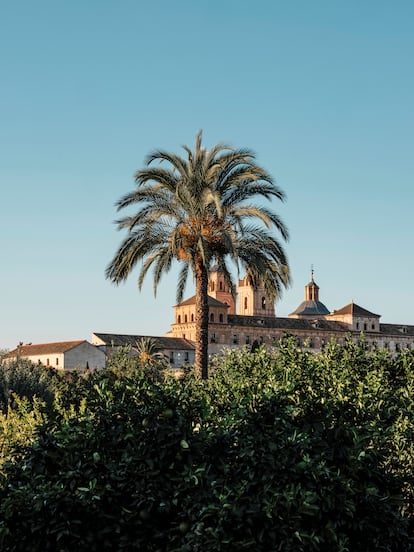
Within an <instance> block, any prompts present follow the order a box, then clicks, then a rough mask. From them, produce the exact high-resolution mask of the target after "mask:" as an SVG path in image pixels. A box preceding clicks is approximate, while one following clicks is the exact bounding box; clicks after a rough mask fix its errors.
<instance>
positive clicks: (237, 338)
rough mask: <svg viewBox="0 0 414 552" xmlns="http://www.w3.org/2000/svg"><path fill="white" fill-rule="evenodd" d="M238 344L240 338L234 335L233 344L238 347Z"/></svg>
mask: <svg viewBox="0 0 414 552" xmlns="http://www.w3.org/2000/svg"><path fill="white" fill-rule="evenodd" d="M238 342H239V336H238V335H233V343H234V344H235V345H237V343H238Z"/></svg>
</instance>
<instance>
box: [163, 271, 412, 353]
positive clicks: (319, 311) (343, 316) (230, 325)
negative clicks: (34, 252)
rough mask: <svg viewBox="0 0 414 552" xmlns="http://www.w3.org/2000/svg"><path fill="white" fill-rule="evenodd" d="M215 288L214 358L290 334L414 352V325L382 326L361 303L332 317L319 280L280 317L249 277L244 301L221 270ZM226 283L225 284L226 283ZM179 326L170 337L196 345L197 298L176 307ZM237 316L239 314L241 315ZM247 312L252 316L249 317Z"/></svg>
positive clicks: (308, 342)
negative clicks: (234, 293)
mask: <svg viewBox="0 0 414 552" xmlns="http://www.w3.org/2000/svg"><path fill="white" fill-rule="evenodd" d="M212 278H213V281H214V284H213V285H212V284H211V280H210V285H209V293H210V294H211V293H214V296H212V295H210V296H209V354H214V353H218V352H220V351H221V350H222V349H223V347H230V348H235V347H242V346H245V345H247V346H249V347H252V346H253V345H256V344H264V345H266V346H267V347H271V346H273V345H275V344H276V343H277V341H278V340H279V339H281V338H282V337H284V336H286V335H293V336H295V338H296V341H297V344H298V346H301V347H307V348H309V349H312V350H316V351H318V350H321V349H322V348H323V347H324V345H325V344H326V343H327V342H328V341H330V340H331V339H334V340H335V341H336V342H337V343H338V344H340V345H342V344H344V342H345V340H346V339H347V338H348V337H349V336H351V337H352V339H354V340H355V341H357V340H359V339H360V338H361V334H362V333H363V334H364V338H365V340H366V342H367V344H368V345H370V346H374V345H375V346H378V347H379V348H385V349H388V350H390V351H399V350H401V349H402V348H404V347H409V348H413V347H414V326H412V325H398V324H382V323H380V315H378V314H374V313H372V312H370V311H368V310H366V309H364V308H362V307H360V306H359V305H357V304H356V303H350V304H348V305H346V306H345V307H343V308H341V309H339V310H334V311H332V312H330V311H329V310H328V309H327V308H326V306H325V305H324V304H323V303H321V301H320V300H319V286H317V284H316V283H315V281H314V279H313V272H312V277H311V280H310V282H309V283H308V284H307V285H306V286H305V300H304V301H303V302H302V303H301V304H300V305H299V307H298V308H297V309H296V310H295V311H294V312H293V313H292V314H290V315H289V317H278V316H276V314H275V310H274V307H273V305H271V304H270V302H269V301H268V298H267V297H266V294H265V293H264V290H263V289H253V287H252V286H251V285H250V284H249V281H248V280H247V279H246V278H245V279H244V280H240V281H239V287H238V301H237V303H236V302H235V301H234V299H233V302H231V301H230V300H229V297H228V294H229V289H228V286H227V285H226V283H225V282H224V280H223V276H222V274H221V273H220V272H219V271H217V270H216V271H214V272H213V273H212ZM220 282H221V284H220ZM174 311H175V312H174V322H173V324H172V325H171V329H170V331H169V332H168V334H167V335H168V336H171V337H182V338H185V339H189V340H191V341H195V322H194V319H195V296H193V297H190V298H189V299H187V300H186V301H184V302H182V303H180V304H179V305H176V306H175V307H174ZM236 311H237V312H238V314H235V313H236ZM244 313H246V314H244Z"/></svg>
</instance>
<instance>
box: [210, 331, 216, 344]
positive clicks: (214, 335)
mask: <svg viewBox="0 0 414 552" xmlns="http://www.w3.org/2000/svg"><path fill="white" fill-rule="evenodd" d="M210 342H211V343H216V334H215V333H212V334H211V336H210Z"/></svg>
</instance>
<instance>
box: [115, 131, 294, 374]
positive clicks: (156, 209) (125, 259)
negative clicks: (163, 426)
mask: <svg viewBox="0 0 414 552" xmlns="http://www.w3.org/2000/svg"><path fill="white" fill-rule="evenodd" d="M183 148H184V150H185V152H186V154H187V156H186V158H182V157H180V156H178V155H175V154H172V153H169V152H166V151H155V152H154V153H152V154H150V155H149V156H148V157H147V159H146V167H145V168H144V169H142V170H139V171H138V172H137V173H136V175H135V182H136V184H137V187H136V189H135V190H134V191H133V192H131V193H128V194H127V195H125V196H124V197H122V198H121V199H120V200H119V201H118V203H117V207H118V210H120V209H124V208H127V207H130V206H137V207H138V210H137V211H136V212H135V213H134V214H133V215H130V216H125V217H124V218H122V219H120V220H118V221H117V224H118V229H120V230H127V232H128V234H127V237H126V238H125V239H124V241H123V242H122V243H121V245H120V247H119V249H118V251H117V252H116V254H115V256H114V258H113V260H112V261H111V263H110V264H109V265H108V267H107V269H106V276H107V278H108V279H110V280H111V281H112V282H113V283H115V284H119V283H121V282H123V281H125V280H126V279H127V277H128V276H129V274H130V273H131V271H132V270H133V268H134V267H135V266H136V264H137V263H138V261H142V266H141V269H140V273H139V277H138V285H139V288H140V289H141V287H142V284H143V281H144V279H145V276H146V274H147V272H148V270H149V269H150V268H152V269H153V276H154V293H155V294H156V291H157V287H158V284H159V282H160V279H161V276H162V275H163V273H165V272H168V271H169V269H170V268H171V265H172V263H173V261H178V262H180V263H181V264H182V268H181V271H180V274H179V280H178V286H177V302H181V301H182V298H183V292H184V289H185V285H186V282H187V277H188V274H189V272H190V271H191V273H192V274H193V276H194V278H195V284H196V328H197V330H196V367H198V368H199V370H200V371H201V373H202V375H203V377H207V360H208V358H207V347H208V305H207V284H208V278H209V274H210V267H211V266H212V265H213V264H216V265H218V267H219V268H220V269H221V270H222V271H223V274H224V277H225V279H226V280H227V282H228V284H229V287H230V289H231V290H232V291H234V285H233V282H232V278H231V274H230V267H229V263H230V262H234V263H235V264H236V266H237V268H238V270H239V269H243V270H244V271H246V272H247V273H248V275H249V277H250V279H251V282H252V284H253V286H258V285H259V284H261V285H263V286H264V287H265V289H266V292H267V293H268V295H269V297H270V298H273V299H275V298H276V297H277V296H279V295H280V293H281V290H282V288H283V287H287V286H288V284H289V280H290V275H289V267H288V262H287V258H286V254H285V252H284V249H283V246H282V245H281V243H280V241H279V240H278V239H277V237H276V236H275V232H274V231H275V230H276V231H277V232H278V233H279V234H280V235H281V237H282V238H283V240H287V239H288V231H287V229H286V227H285V225H284V224H283V222H282V221H281V220H280V218H279V217H278V216H277V215H276V214H275V213H274V212H273V211H272V210H270V209H268V208H267V207H265V206H263V205H259V204H257V202H255V200H257V199H258V198H264V199H267V200H272V199H273V198H277V199H279V200H281V201H283V200H284V197H285V196H284V193H283V191H282V190H281V189H280V188H279V187H278V186H276V185H275V183H274V182H273V180H272V178H271V176H270V175H269V174H268V173H267V172H266V171H264V170H263V169H262V168H261V167H259V166H258V165H257V164H256V163H255V156H254V154H253V153H252V152H251V151H250V150H247V149H234V148H232V147H231V146H228V145H225V144H218V145H216V146H215V147H214V148H212V149H211V150H207V149H205V148H203V147H202V134H201V132H199V133H198V134H197V137H196V142H195V148H194V151H191V150H190V149H189V148H188V147H187V146H183ZM155 162H157V166H153V165H154V163H155ZM162 162H165V163H166V164H167V166H166V167H163V166H161V163H162Z"/></svg>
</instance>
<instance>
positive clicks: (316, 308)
mask: <svg viewBox="0 0 414 552" xmlns="http://www.w3.org/2000/svg"><path fill="white" fill-rule="evenodd" d="M328 314H329V310H328V309H327V308H326V306H325V305H324V304H323V303H322V302H321V301H319V286H318V285H317V284H316V282H315V280H314V279H313V268H312V270H311V279H310V282H309V283H308V284H306V286H305V300H304V301H302V303H301V304H300V305H299V306H298V308H297V309H296V310H295V311H294V312H292V313H291V314H289V318H314V319H318V318H325V316H327V315H328Z"/></svg>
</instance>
